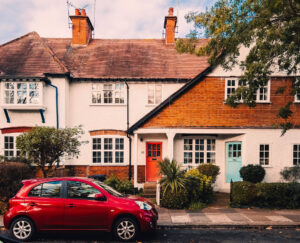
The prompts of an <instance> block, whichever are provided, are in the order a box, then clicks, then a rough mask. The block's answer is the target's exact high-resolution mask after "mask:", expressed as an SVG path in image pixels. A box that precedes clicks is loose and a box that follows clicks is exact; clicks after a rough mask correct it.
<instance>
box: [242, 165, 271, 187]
mask: <svg viewBox="0 0 300 243" xmlns="http://www.w3.org/2000/svg"><path fill="white" fill-rule="evenodd" d="M265 174H266V171H265V169H264V168H263V167H262V166H261V165H247V166H243V167H242V168H241V169H240V175H241V177H242V178H243V181H249V182H252V183H258V182H261V181H262V180H263V179H264V177H265Z"/></svg>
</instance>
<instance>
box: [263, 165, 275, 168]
mask: <svg viewBox="0 0 300 243" xmlns="http://www.w3.org/2000/svg"><path fill="white" fill-rule="evenodd" d="M262 167H263V168H273V166H271V165H262Z"/></svg>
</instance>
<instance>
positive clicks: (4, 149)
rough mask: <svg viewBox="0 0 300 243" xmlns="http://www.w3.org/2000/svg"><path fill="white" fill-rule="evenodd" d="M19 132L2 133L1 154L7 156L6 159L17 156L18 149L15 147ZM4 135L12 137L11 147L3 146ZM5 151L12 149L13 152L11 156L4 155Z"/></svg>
mask: <svg viewBox="0 0 300 243" xmlns="http://www.w3.org/2000/svg"><path fill="white" fill-rule="evenodd" d="M20 134H21V133H18V134H15V133H13V134H12V133H7V134H4V135H3V136H2V143H3V156H4V157H5V158H8V159H11V158H16V157H18V156H19V154H18V152H19V150H18V149H17V137H18V136H19V135H20ZM6 137H9V138H13V148H12V149H10V148H9V149H6V148H5V144H6V142H5V138H6ZM5 151H12V152H13V155H12V156H5Z"/></svg>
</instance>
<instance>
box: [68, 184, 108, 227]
mask: <svg viewBox="0 0 300 243" xmlns="http://www.w3.org/2000/svg"><path fill="white" fill-rule="evenodd" d="M100 193H101V192H100V191H99V190H98V189H97V188H95V187H94V186H92V185H91V184H89V183H85V182H81V181H67V199H66V207H65V215H64V225H65V227H66V228H67V229H83V230H86V229H107V228H108V201H107V200H105V201H98V200H96V199H95V195H96V194H100Z"/></svg>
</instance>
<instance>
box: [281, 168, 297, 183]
mask: <svg viewBox="0 0 300 243" xmlns="http://www.w3.org/2000/svg"><path fill="white" fill-rule="evenodd" d="M280 175H281V177H282V178H283V179H284V180H286V181H297V180H299V179H300V166H299V165H295V166H293V167H287V168H284V169H283V170H282V171H280Z"/></svg>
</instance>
